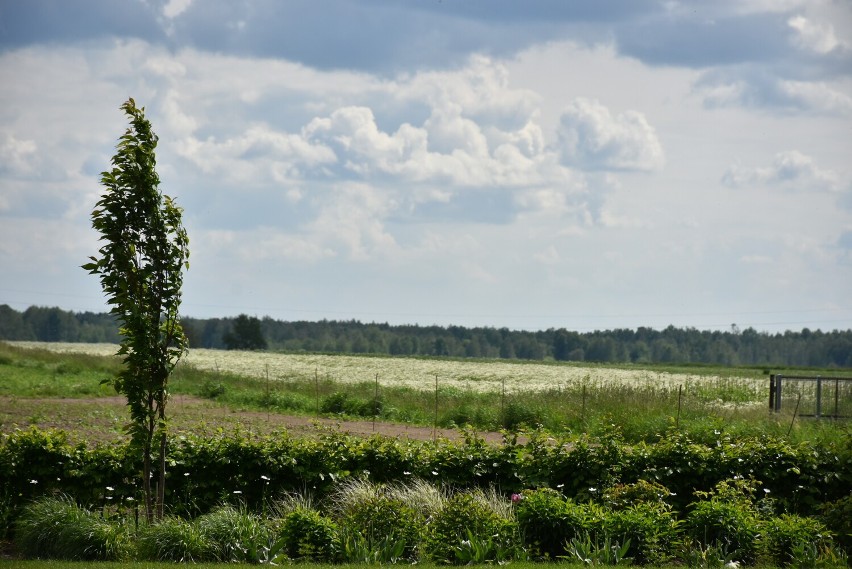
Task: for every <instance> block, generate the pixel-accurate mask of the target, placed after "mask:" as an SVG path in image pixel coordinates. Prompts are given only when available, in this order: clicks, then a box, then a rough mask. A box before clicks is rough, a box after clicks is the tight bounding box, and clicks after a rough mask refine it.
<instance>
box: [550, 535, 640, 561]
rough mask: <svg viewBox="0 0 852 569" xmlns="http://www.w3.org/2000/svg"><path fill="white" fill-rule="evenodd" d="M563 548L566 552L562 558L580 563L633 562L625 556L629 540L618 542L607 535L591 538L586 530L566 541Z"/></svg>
mask: <svg viewBox="0 0 852 569" xmlns="http://www.w3.org/2000/svg"><path fill="white" fill-rule="evenodd" d="M565 550H566V552H567V554H566V555H564V556H561V557H562V558H564V559H565V560H567V561H573V562H575V563H580V564H582V565H630V564H631V563H632V562H633V559H631V558H630V557H627V553H628V551H629V550H630V540H629V539H627V540H625V541H624V542H623V543H619V541H618V540H615V539H613V538H612V537H610V536H609V535H605V536H604V537H603V538H592V536H591V535H590V534H589V533H588V532H586V533H583V534H582V535H581V536H578V537H574V538H572V539H571V541H570V542H568V543H566V544H565Z"/></svg>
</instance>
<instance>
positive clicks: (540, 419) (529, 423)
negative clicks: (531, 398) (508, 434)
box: [500, 401, 544, 431]
mask: <svg viewBox="0 0 852 569" xmlns="http://www.w3.org/2000/svg"><path fill="white" fill-rule="evenodd" d="M500 422H501V426H502V427H503V428H504V429H506V430H509V431H515V430H517V429H519V428H521V427H529V428H535V427H536V426H538V425H541V424H542V423H544V412H543V411H542V410H541V409H538V408H536V407H533V406H531V405H528V404H526V403H523V402H520V401H509V402H508V403H507V404H506V407H505V408H504V409H503V416H502V417H501V421H500Z"/></svg>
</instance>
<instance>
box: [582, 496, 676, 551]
mask: <svg viewBox="0 0 852 569" xmlns="http://www.w3.org/2000/svg"><path fill="white" fill-rule="evenodd" d="M679 526H680V522H679V521H678V520H677V519H676V518H675V516H674V514H673V513H672V511H671V509H670V508H669V507H667V506H666V505H664V504H658V503H653V502H650V503H648V502H637V503H635V504H633V505H631V506H629V507H626V508H622V509H618V510H610V511H608V512H606V513H605V515H604V517H603V519H602V520H601V524H600V534H602V536H603V537H611V538H612V539H613V541H614V542H616V543H619V544H622V546H623V544H626V543H629V544H630V547H629V548H628V550H627V553H628V554H629V555H630V557H631V558H632V559H634V560H635V561H636V562H637V563H640V564H643V565H644V564H647V563H652V564H655V565H660V564H662V563H665V562H668V561H669V560H670V559H671V558H672V556H673V555H674V553H675V550H676V547H677V544H678V541H679V537H680V529H679ZM599 537H600V536H599Z"/></svg>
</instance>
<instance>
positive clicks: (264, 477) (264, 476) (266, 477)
mask: <svg viewBox="0 0 852 569" xmlns="http://www.w3.org/2000/svg"><path fill="white" fill-rule="evenodd" d="M260 479H261V480H266V481H267V482H269V476H266V475H265V474H261V475H260Z"/></svg>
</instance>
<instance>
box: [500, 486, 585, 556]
mask: <svg viewBox="0 0 852 569" xmlns="http://www.w3.org/2000/svg"><path fill="white" fill-rule="evenodd" d="M521 496H522V499H521V500H520V502H519V503H518V505H517V508H516V510H515V517H516V518H517V520H518V529H519V530H520V533H521V535H522V536H523V540H524V544H525V545H526V546H527V547H529V549H530V553H531V554H532V555H533V556H534V557H539V558H545V559H550V560H555V559H557V558H558V557H561V556H563V555H565V553H566V551H565V544H566V542H570V541H571V540H572V539H573V538H574V537H576V536H577V535H578V534H580V533H583V532H587V531H588V530H589V529H590V527H589V515H588V512H587V511H586V510H585V509H584V508H583V507H582V506H579V505H577V504H575V503H574V502H572V501H571V500H569V499H567V498H565V497H564V496H563V495H562V494H560V493H559V492H557V491H556V490H552V489H550V488H541V489H538V490H533V491H531V492H527V493H524V494H522V495H521Z"/></svg>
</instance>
